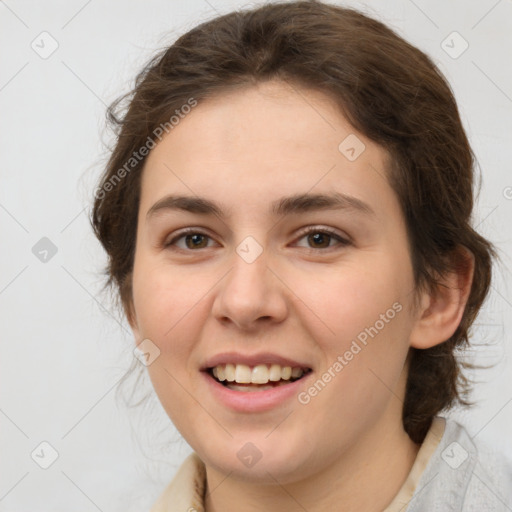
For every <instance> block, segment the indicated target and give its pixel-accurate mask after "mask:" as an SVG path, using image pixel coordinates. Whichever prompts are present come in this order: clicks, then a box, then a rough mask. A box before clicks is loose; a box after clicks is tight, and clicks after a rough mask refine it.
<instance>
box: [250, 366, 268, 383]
mask: <svg viewBox="0 0 512 512" xmlns="http://www.w3.org/2000/svg"><path fill="white" fill-rule="evenodd" d="M268 373H269V372H268V368H267V365H266V364H259V365H258V366H255V367H254V368H253V369H252V375H251V382H252V383H254V384H266V383H267V382H268Z"/></svg>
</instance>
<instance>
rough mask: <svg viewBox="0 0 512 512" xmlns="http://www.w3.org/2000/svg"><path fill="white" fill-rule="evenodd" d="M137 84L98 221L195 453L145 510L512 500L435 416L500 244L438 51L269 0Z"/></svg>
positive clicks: (168, 400)
mask: <svg viewBox="0 0 512 512" xmlns="http://www.w3.org/2000/svg"><path fill="white" fill-rule="evenodd" d="M128 99H129V104H128V108H127V109H126V112H125V113H124V114H123V115H122V116H118V115H117V114H116V109H117V106H118V105H117V104H116V105H114V106H113V107H112V109H111V114H112V116H111V117H112V120H114V121H116V122H117V123H118V124H119V128H120V131H119V135H118V139H117V144H116V146H115V148H114V150H113V152H112V155H111V158H110V161H109V163H108V166H107V169H106V170H105V173H104V176H103V177H102V181H101V183H100V186H99V187H98V189H97V191H96V199H95V204H94V211H93V215H92V223H93V226H94V229H95V232H96V234H97V236H98V238H99V240H100V241H101V243H102V244H103V246H104V248H105V250H106V251H107V254H108V256H109V266H108V275H109V282H110V283H111V284H113V285H115V286H116V287H117V288H118V291H119V294H120V298H121V301H122V304H123V307H124V310H125V313H126V315H127V318H128V320H129V323H130V325H131V327H132V330H133V333H134V337H135V341H136V344H137V346H138V347H139V348H140V350H141V352H142V354H143V356H142V361H143V362H144V364H145V365H146V366H147V369H148V372H149V375H150V377H151V380H152V383H153V386H154V388H155V391H156V393H157V395H158V397H159V399H160V401H161V403H162V406H163V407H164V409H165V410H166V412H167V414H168V415H169V417H170V418H171V420H172V421H173V423H174V424H175V425H176V427H177V428H178V430H179V431H180V432H181V434H182V435H183V437H184V438H185V439H186V440H187V442H188V443H189V444H190V446H191V447H192V448H193V450H194V453H193V454H192V455H191V456H190V457H189V458H188V459H187V460H186V461H185V462H184V463H183V466H182V467H181V468H180V470H179V472H178V474H177V475H176V477H175V478H174V480H173V481H172V482H171V483H170V484H169V486H168V487H167V489H166V490H165V491H164V492H163V494H162V496H161V497H160V499H159V501H158V503H156V504H155V506H154V508H153V511H154V512H163V511H168V512H170V511H173V512H174V511H186V510H189V511H193V510H197V511H202V510H206V511H208V512H214V511H223V512H229V511H231V510H237V511H239V510H243V511H260V510H261V511H263V510H265V511H273V510H307V511H309V512H315V511H326V510H343V511H356V510H357V511H361V510H364V511H382V510H386V511H388V512H390V511H398V510H408V511H419V510H464V511H467V510H482V509H483V508H485V507H486V508H485V509H486V510H507V508H506V507H508V506H509V505H508V504H509V503H512V496H511V495H510V489H511V488H512V486H511V483H512V477H511V472H510V467H509V466H508V465H507V463H506V462H504V461H501V460H500V459H498V458H495V459H491V458H490V457H491V456H490V455H486V452H485V451H482V449H481V448H479V447H478V448H477V447H476V446H475V444H474V442H473V441H472V440H471V438H470V437H469V436H468V434H467V433H466V432H465V430H464V429H463V427H462V426H460V425H458V424H457V423H455V422H453V421H451V420H446V419H444V418H442V417H440V416H439V413H440V412H441V411H442V410H445V409H447V408H449V407H450V406H452V405H453V404H455V403H457V402H458V401H461V402H463V401H464V396H465V393H466V390H467V382H466V381H465V379H464V377H463V375H462V374H461V368H460V363H459V362H458V361H457V359H456V358H455V354H454V352H455V350H456V349H459V348H461V347H464V346H466V345H467V343H468V331H469V328H470V326H471V324H472V323H473V321H474V319H475V317H476V315H477V313H478V311H479V309H480V307H481V305H482V303H483V301H484V299H485V297H486V295H487V292H488V289H489V283H490V277H491V262H492V257H493V256H494V250H493V247H492V245H491V244H490V243H489V242H488V241H487V240H485V239H484V238H483V237H482V236H480V235H479V234H478V233H476V232H475V230H474V229H473V228H472V227H471V225H470V218H471V213H472V207H473V201H472V193H473V157H472V152H471V148H470V146H469V143H468V140H467V137H466V135H465V132H464V129H463V127H462V125H461V121H460V118H459V114H458V110H457V106H456V103H455V100H454V98H453V96H452V94H451V92H450V88H449V86H448V84H447V83H446V81H445V79H444V78H443V77H442V76H441V74H440V73H439V71H438V70H437V69H436V67H435V66H434V65H433V63H432V62H431V60H430V59H429V58H428V57H427V56H425V55H424V54H423V53H422V52H420V51H419V50H418V49H416V48H414V47H412V46H411V45H409V44H408V43H407V42H405V41H404V40H403V39H401V38H400V37H399V36H397V35H396V34H395V33H394V32H392V31H391V30H390V29H389V28H387V27H386V26H384V25H383V24H381V23H380V22H377V21H375V20H372V19H370V18H368V17H366V16H364V15H362V14H361V13H358V12H357V11H354V10H351V9H345V8H341V7H336V6H332V5H328V4H324V3H319V2H292V3H286V4H270V5H266V6H263V7H260V8H257V9H253V10H246V11H242V12H234V13H231V14H228V15H225V16H221V17H219V18H216V19H214V20H212V21H209V22H207V23H204V24H202V25H200V26H198V27H196V28H194V29H193V30H191V31H190V32H188V33H187V34H185V35H184V36H182V37H181V38H179V39H178V41H176V43H174V44H173V45H172V46H171V47H169V48H168V49H166V50H165V51H164V52H162V53H161V54H160V55H158V56H156V57H155V58H154V59H153V60H152V61H151V62H150V63H149V64H148V66H147V67H146V68H145V69H144V70H143V72H141V74H140V75H139V76H138V79H137V83H136V87H135V89H134V91H133V93H132V95H131V96H130V97H129V98H128ZM491 468H492V471H491Z"/></svg>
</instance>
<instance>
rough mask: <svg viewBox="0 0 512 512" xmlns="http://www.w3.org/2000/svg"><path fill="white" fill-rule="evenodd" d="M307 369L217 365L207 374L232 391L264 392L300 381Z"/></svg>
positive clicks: (276, 365)
mask: <svg viewBox="0 0 512 512" xmlns="http://www.w3.org/2000/svg"><path fill="white" fill-rule="evenodd" d="M310 371H311V370H310V369H309V368H301V367H291V366H281V365H279V364H258V365H255V366H249V365H246V364H234V363H227V364H219V365H217V366H215V367H213V368H210V369H209V371H208V373H209V374H210V375H211V376H212V377H213V378H214V379H215V380H216V381H217V382H219V383H221V384H222V385H223V386H225V387H227V388H229V389H231V390H233V391H242V392H250V391H265V390H268V389H273V388H275V387H278V386H283V385H286V384H290V383H292V382H295V381H296V380H299V379H301V378H302V377H303V376H304V375H305V374H307V373H309V372H310Z"/></svg>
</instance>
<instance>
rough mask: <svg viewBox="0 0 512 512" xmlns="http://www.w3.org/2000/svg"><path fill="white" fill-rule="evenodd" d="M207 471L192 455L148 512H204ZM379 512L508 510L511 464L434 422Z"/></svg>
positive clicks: (453, 425)
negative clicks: (396, 489)
mask: <svg viewBox="0 0 512 512" xmlns="http://www.w3.org/2000/svg"><path fill="white" fill-rule="evenodd" d="M205 489H206V470H205V466H204V463H203V462H202V461H201V459H200V458H199V457H198V456H197V454H195V453H192V454H191V455H189V456H188V457H187V458H186V459H185V461H184V462H183V464H182V465H181V467H180V468H179V470H178V472H177V473H176V475H175V477H174V478H173V480H172V481H171V482H170V484H169V485H168V486H167V487H166V489H165V490H164V492H163V493H162V494H161V495H160V497H159V498H158V500H157V501H156V503H155V504H154V506H153V508H152V509H151V512H204V493H205ZM383 512H512V462H511V461H509V460H507V459H505V458H504V457H503V456H502V455H500V454H498V453H496V452H493V451H492V450H490V449H489V448H488V447H486V446H485V445H483V444H481V443H476V442H475V441H474V440H473V439H471V437H470V436H469V434H468V433H467V431H466V429H465V428H464V427H463V426H462V425H460V424H459V423H457V422H456V421H454V420H450V419H445V418H441V417H438V418H435V419H434V421H433V422H432V426H431V427H430V430H429V431H428V433H427V436H426V437H425V440H424V442H423V444H422V445H421V447H420V450H419V451H418V454H417V456H416V459H415V462H414V464H413V466H412V468H411V471H410V472H409V475H408V477H407V479H406V480H405V482H404V484H403V485H402V487H401V488H400V491H399V492H398V493H397V495H396V496H395V498H394V499H393V501H392V502H391V503H390V505H389V506H388V507H386V509H385V510H384V511H383Z"/></svg>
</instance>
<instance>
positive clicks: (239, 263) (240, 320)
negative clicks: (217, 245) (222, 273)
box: [213, 237, 287, 329]
mask: <svg viewBox="0 0 512 512" xmlns="http://www.w3.org/2000/svg"><path fill="white" fill-rule="evenodd" d="M251 238H252V237H247V238H246V239H244V240H243V241H242V242H241V243H240V244H239V245H238V246H237V247H236V250H235V251H234V252H233V255H232V258H231V262H230V263H231V271H230V272H229V273H228V274H227V276H226V278H225V279H223V280H222V283H221V285H220V287H219V289H218V293H217V295H216V297H215V303H214V306H213V314H214V315H215V317H216V318H218V319H219V320H221V321H223V322H227V321H231V322H232V323H234V324H236V325H238V327H240V328H243V329H249V328H251V327H254V326H255V323H256V322H258V321H259V322H261V321H263V320H265V321H267V322H271V321H272V322H280V321H282V320H283V319H284V317H285V316H286V311H287V306H286V299H285V297H284V295H283V290H282V287H281V285H280V282H279V280H278V279H276V278H275V276H274V275H273V273H272V272H271V271H270V270H269V269H268V268H267V265H268V263H269V259H270V258H269V256H270V253H269V252H268V249H264V248H263V247H262V246H261V245H260V244H259V243H258V242H257V241H256V240H255V239H251Z"/></svg>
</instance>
